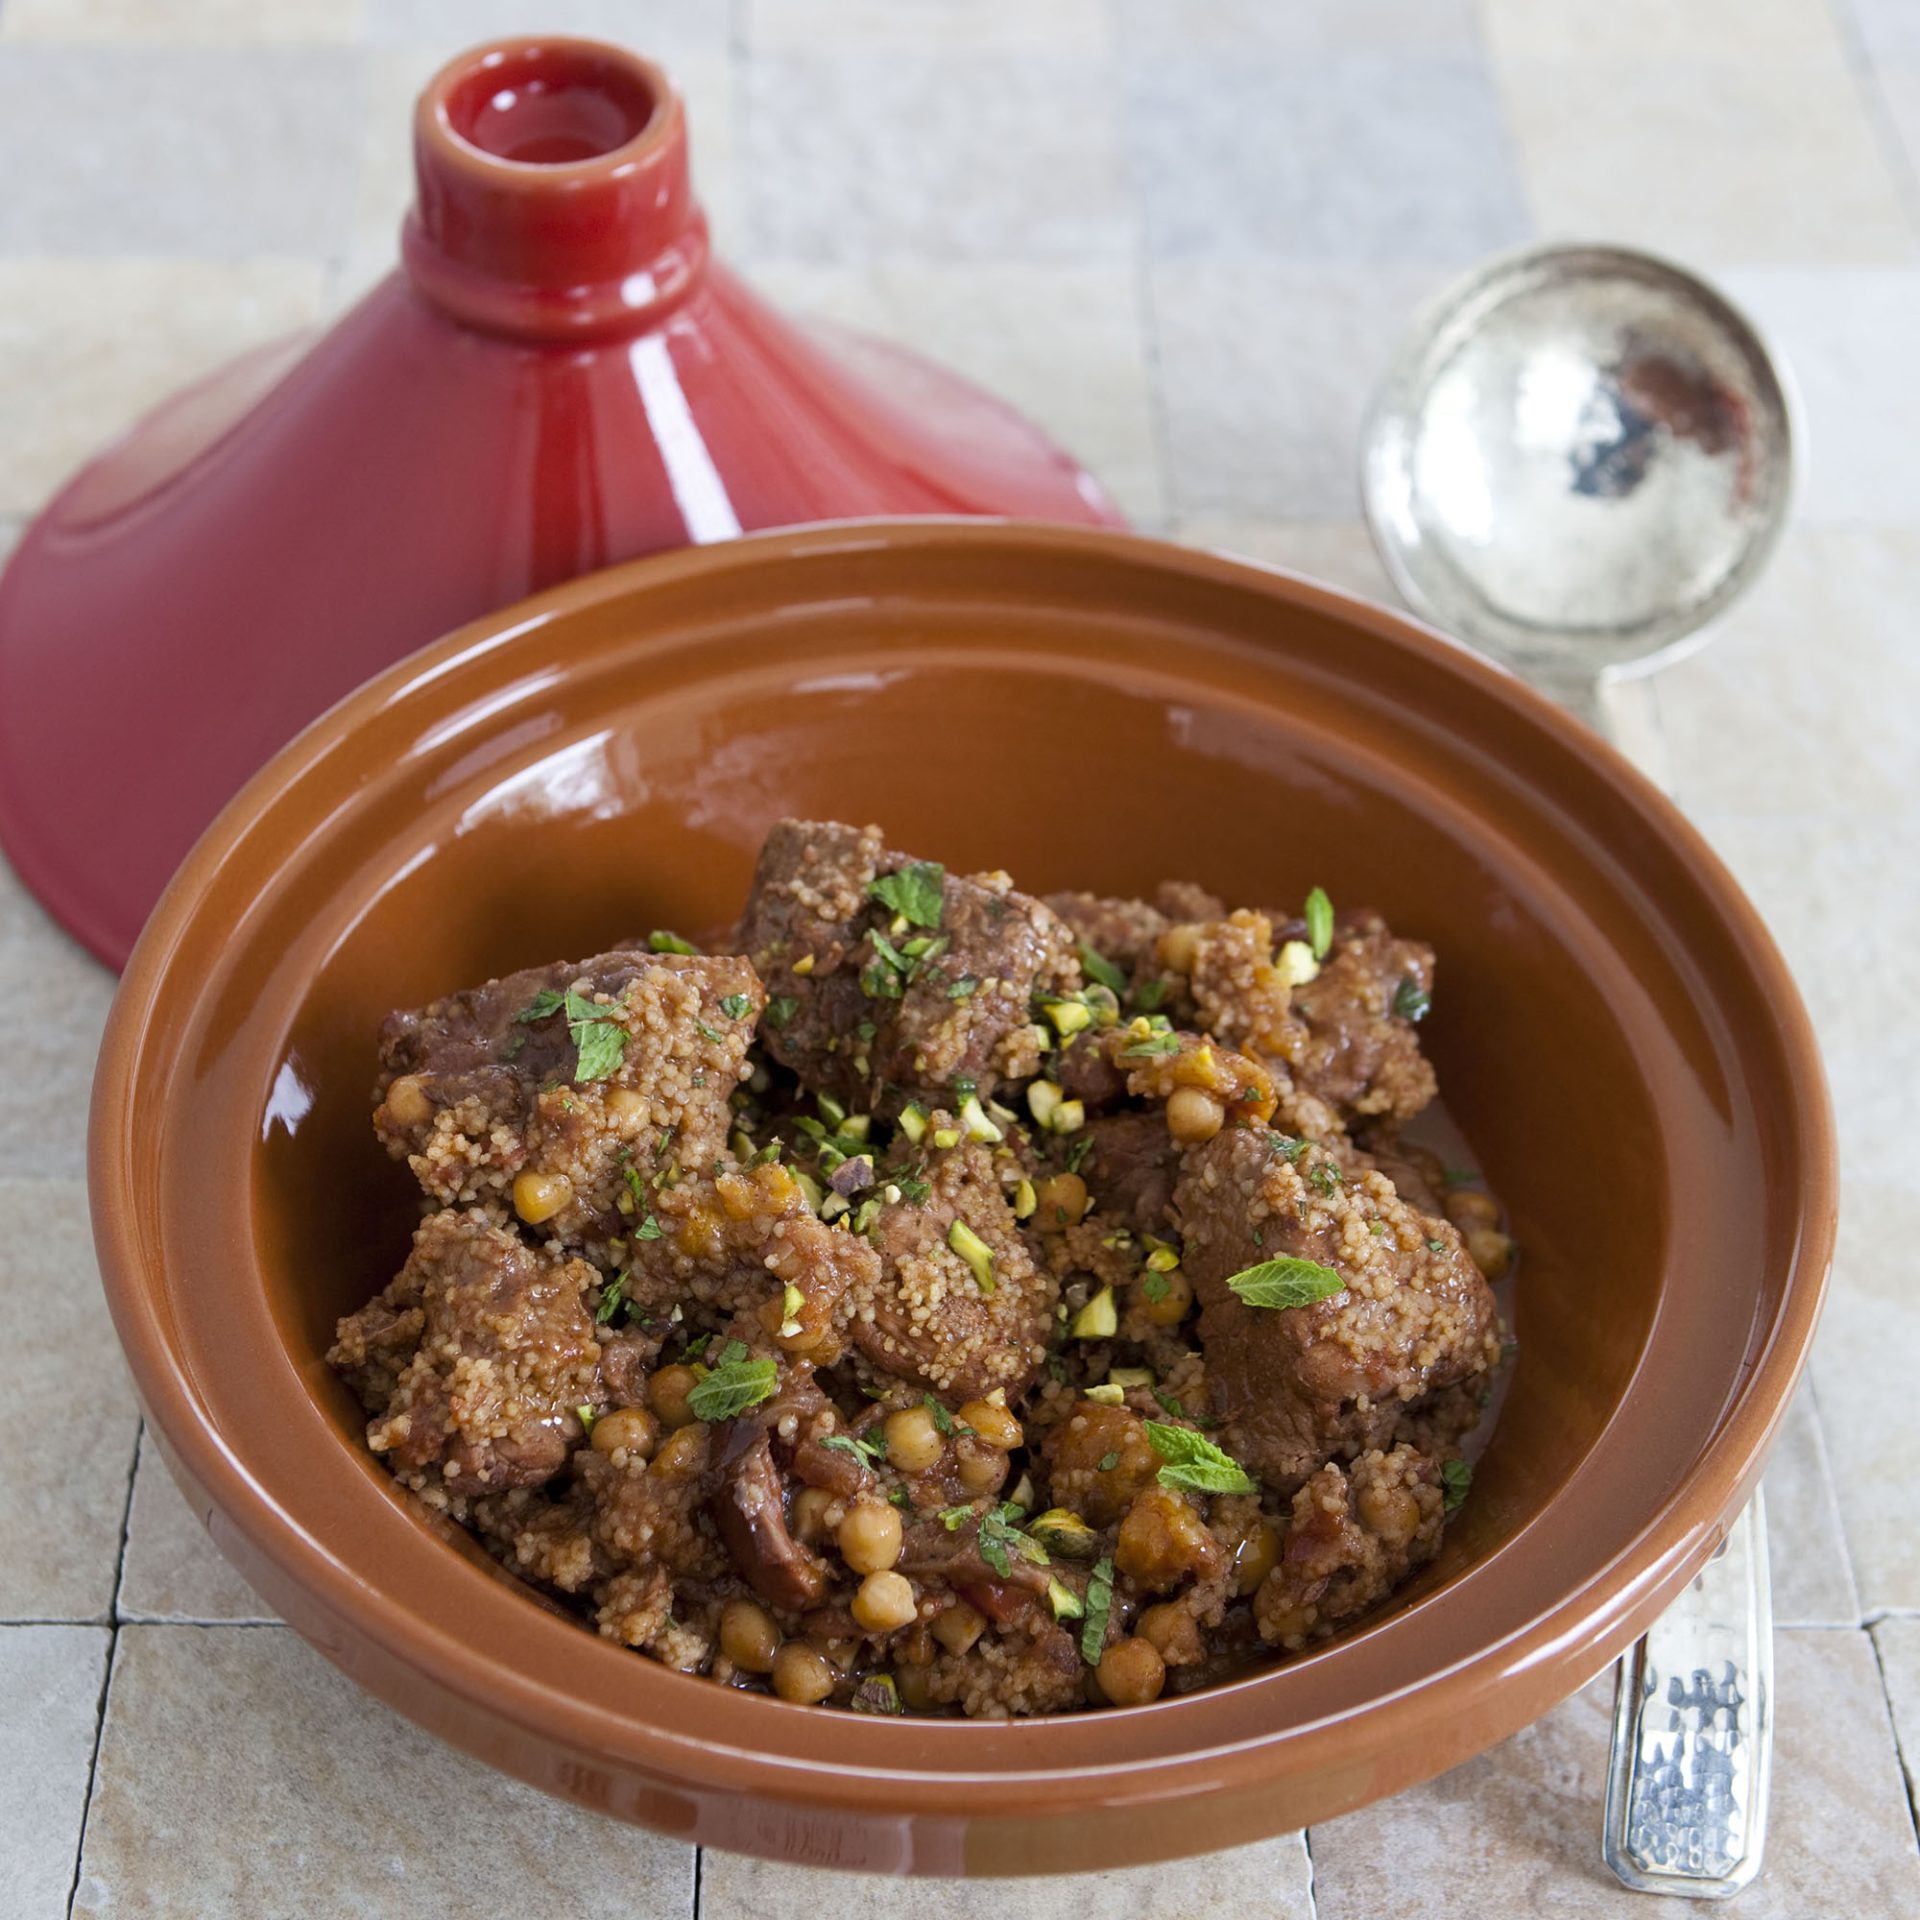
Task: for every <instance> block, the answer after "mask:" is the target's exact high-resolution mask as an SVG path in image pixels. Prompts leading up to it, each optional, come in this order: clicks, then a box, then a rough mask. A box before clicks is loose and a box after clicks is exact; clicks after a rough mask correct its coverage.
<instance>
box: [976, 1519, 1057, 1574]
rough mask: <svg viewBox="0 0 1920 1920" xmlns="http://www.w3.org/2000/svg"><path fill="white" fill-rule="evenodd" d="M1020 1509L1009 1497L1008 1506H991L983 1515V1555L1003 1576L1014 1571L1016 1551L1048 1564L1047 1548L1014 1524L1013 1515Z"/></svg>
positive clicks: (1041, 1564)
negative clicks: (1013, 1556) (1013, 1558)
mask: <svg viewBox="0 0 1920 1920" xmlns="http://www.w3.org/2000/svg"><path fill="white" fill-rule="evenodd" d="M1019 1511H1020V1509H1019V1508H1018V1507H1016V1506H1015V1505H1014V1504H1013V1502H1012V1501H1011V1500H1009V1501H1008V1502H1007V1503H1006V1505H1005V1506H1001V1507H992V1508H989V1509H988V1511H987V1512H985V1513H983V1514H982V1515H981V1516H980V1534H979V1544H980V1558H981V1559H982V1560H984V1561H985V1562H986V1563H987V1565H988V1566H990V1567H991V1568H992V1569H993V1570H994V1572H995V1573H997V1574H998V1575H999V1576H1000V1578H1001V1579H1002V1580H1004V1579H1006V1577H1007V1576H1008V1574H1009V1573H1010V1572H1011V1571H1012V1559H1011V1556H1012V1555H1014V1554H1016V1553H1017V1554H1018V1555H1019V1556H1020V1558H1021V1559H1022V1560H1025V1561H1028V1562H1029V1563H1031V1564H1032V1565H1034V1566H1036V1567H1044V1566H1045V1565H1046V1564H1047V1550H1046V1548H1045V1547H1043V1546H1042V1545H1041V1544H1040V1542H1039V1541H1038V1540H1035V1539H1032V1538H1030V1537H1029V1536H1028V1535H1026V1534H1024V1533H1022V1532H1021V1531H1020V1529H1019V1528H1018V1527H1017V1526H1015V1525H1014V1524H1013V1517H1014V1515H1015V1514H1017V1513H1018V1512H1019Z"/></svg>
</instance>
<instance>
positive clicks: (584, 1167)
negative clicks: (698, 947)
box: [373, 953, 762, 1246]
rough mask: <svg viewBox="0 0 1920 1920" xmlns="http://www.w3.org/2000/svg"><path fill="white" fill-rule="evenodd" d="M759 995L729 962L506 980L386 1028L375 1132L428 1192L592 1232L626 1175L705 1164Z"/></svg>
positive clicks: (396, 1019)
mask: <svg viewBox="0 0 1920 1920" xmlns="http://www.w3.org/2000/svg"><path fill="white" fill-rule="evenodd" d="M569 994H571V995H572V996H574V998H573V1000H572V1001H571V1002H570V1003H569V1002H568V1001H567V1000H566V999H565V996H567V995H569ZM761 1002H762V994H761V990H760V983H759V980H758V979H757V978H756V976H755V974H754V971H753V969H752V967H750V966H749V965H748V964H747V962H746V961H744V960H741V959H737V958H722V959H703V958H697V957H687V956H683V955H678V954H646V953H604V954H600V955H598V956H597V957H596V958H594V959H591V960H583V961H581V962H580V963H579V964H578V965H577V966H571V965H566V964H564V963H563V964H561V965H558V966H552V967H535V968H531V969H529V970H528V971H527V972H524V973H516V974H509V975H508V976H507V977H506V978H505V979H502V980H492V981H489V982H488V983H487V984H486V985H485V986H484V987H476V988H474V989H473V990H472V991H470V992H467V993H457V994H454V995H453V996H452V997H451V998H449V999H446V1000H440V1001H436V1002H435V1003H434V1004H433V1005H432V1006H429V1007H425V1008H423V1009H421V1010H420V1011H419V1012H417V1013H396V1014H394V1015H393V1016H392V1017H391V1018H390V1019H389V1020H388V1021H387V1023H386V1026H385V1028H384V1029H383V1030H382V1033H381V1042H380V1060H381V1074H380V1081H379V1087H378V1105H377V1107H376V1109H375V1112H374V1117H373V1118H374V1129H375V1131H376V1132H377V1133H378V1134H379V1135H380V1138H381V1139H382V1140H383V1141H385V1143H386V1145H387V1150H388V1151H389V1152H390V1153H392V1154H393V1155H394V1156H395V1158H404V1159H405V1160H406V1162H407V1164H408V1165H409V1166H410V1167H411V1168H412V1169H413V1171H414V1173H415V1175H416V1176H417V1177H418V1179H419V1181H420V1184H421V1185H422V1186H423V1187H424V1188H426V1190H427V1192H428V1193H429V1194H430V1195H432V1196H433V1198H434V1199H436V1200H440V1201H444V1202H449V1203H451V1202H467V1201H474V1200H489V1199H492V1200H499V1201H502V1202H503V1203H504V1204H508V1205H511V1206H513V1207H515V1208H516V1209H517V1210H518V1212H519V1214H520V1216H521V1218H522V1219H524V1220H526V1221H528V1222H529V1223H531V1224H534V1225H537V1226H538V1227H539V1228H540V1230H541V1231H542V1232H543V1233H545V1234H547V1235H550V1236H551V1237H552V1238H554V1239H556V1240H559V1241H561V1242H562V1243H563V1244H565V1245H567V1246H584V1245H587V1244H589V1243H590V1242H593V1241H597V1240H604V1239H606V1238H607V1237H609V1236H610V1235H614V1234H617V1233H619V1232H620V1231H621V1226H620V1220H621V1214H620V1204H619V1203H620V1199H621V1196H622V1195H623V1194H627V1195H628V1198H629V1204H631V1193H630V1189H629V1185H628V1174H629V1171H630V1170H631V1172H632V1174H633V1177H634V1178H636V1179H645V1180H650V1179H651V1178H652V1177H653V1175H654V1174H655V1173H657V1172H660V1171H661V1170H663V1169H666V1168H669V1167H674V1168H677V1167H681V1166H698V1167H701V1168H705V1167H707V1166H708V1165H710V1164H711V1162H712V1161H713V1160H714V1159H715V1157H716V1156H717V1155H719V1154H720V1153H721V1152H722V1151H723V1150H724V1149H725V1146H726V1142H727V1096H728V1094H729V1093H731V1092H732V1091H733V1088H734V1086H735V1085H736V1084H737V1083H738V1082H739V1081H740V1080H741V1079H743V1078H744V1077H745V1075H746V1073H747V1072H748V1068H747V1066H746V1064H745V1062H746V1052H747V1047H748V1044H749V1042H750V1041H751V1040H752V1038H753V1031H754V1022H755V1021H756V1020H757V1019H758V1017H759V1013H760V1007H761Z"/></svg>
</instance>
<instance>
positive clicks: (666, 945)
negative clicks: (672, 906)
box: [647, 927, 700, 953]
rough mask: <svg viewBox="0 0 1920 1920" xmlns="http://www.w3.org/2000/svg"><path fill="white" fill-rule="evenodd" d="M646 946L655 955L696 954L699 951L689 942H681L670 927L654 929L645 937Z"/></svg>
mask: <svg viewBox="0 0 1920 1920" xmlns="http://www.w3.org/2000/svg"><path fill="white" fill-rule="evenodd" d="M647 945H648V946H650V947H651V948H652V949H653V950H654V952H655V953H698V952H699V951H700V949H699V948H698V947H696V946H695V945H694V944H693V942H692V941H691V940H682V939H681V938H680V936H679V935H678V934H677V933H675V932H674V931H673V930H672V929H671V928H670V927H655V928H654V930H653V931H652V932H651V933H650V934H648V935H647Z"/></svg>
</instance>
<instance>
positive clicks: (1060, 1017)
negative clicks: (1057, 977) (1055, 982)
mask: <svg viewBox="0 0 1920 1920" xmlns="http://www.w3.org/2000/svg"><path fill="white" fill-rule="evenodd" d="M1045 1012H1046V1016H1047V1018H1048V1019H1049V1020H1051V1021H1052V1022H1053V1025H1054V1030H1055V1031H1056V1032H1057V1033H1058V1034H1059V1035H1060V1037H1061V1039H1063V1040H1064V1039H1066V1038H1067V1036H1068V1035H1069V1034H1075V1033H1079V1032H1082V1031H1083V1030H1084V1029H1085V1028H1087V1027H1089V1026H1091V1025H1092V1024H1093V1015H1092V1014H1091V1013H1089V1012H1088V1011H1087V1009H1086V1006H1085V1005H1084V1003H1083V1002H1081V1001H1078V1000H1049V1001H1048V1002H1047V1003H1046V1008H1045Z"/></svg>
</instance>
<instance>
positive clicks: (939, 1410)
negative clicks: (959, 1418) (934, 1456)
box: [921, 1393, 953, 1435]
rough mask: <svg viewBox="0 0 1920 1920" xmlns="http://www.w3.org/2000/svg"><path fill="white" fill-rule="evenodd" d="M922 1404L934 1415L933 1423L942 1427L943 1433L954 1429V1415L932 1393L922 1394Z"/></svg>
mask: <svg viewBox="0 0 1920 1920" xmlns="http://www.w3.org/2000/svg"><path fill="white" fill-rule="evenodd" d="M921 1404H922V1405H924V1406H925V1408H926V1410H927V1411H928V1412H929V1413H930V1414H932V1415H933V1424H934V1425H935V1426H936V1427H938V1428H939V1429H940V1431H941V1433H942V1435H945V1434H949V1433H951V1432H952V1431H953V1415H952V1414H950V1413H949V1412H948V1411H947V1410H946V1408H945V1407H943V1406H942V1405H941V1404H940V1402H939V1401H938V1400H936V1399H935V1398H934V1397H933V1395H932V1394H930V1393H928V1394H922V1395H921Z"/></svg>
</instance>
